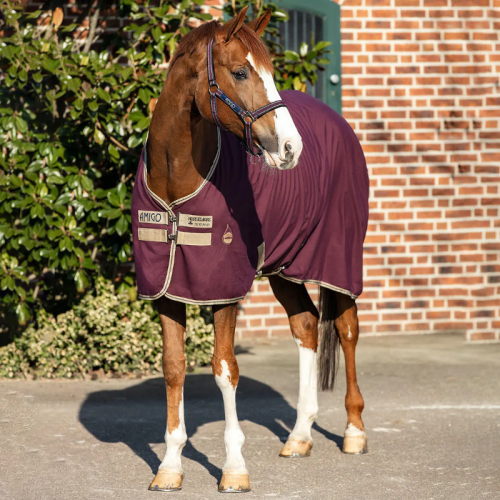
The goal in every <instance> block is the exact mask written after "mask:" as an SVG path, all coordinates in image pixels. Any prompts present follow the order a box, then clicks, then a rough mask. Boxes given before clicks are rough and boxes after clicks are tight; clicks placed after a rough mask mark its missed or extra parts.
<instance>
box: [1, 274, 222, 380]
mask: <svg viewBox="0 0 500 500" xmlns="http://www.w3.org/2000/svg"><path fill="white" fill-rule="evenodd" d="M213 333H214V328H213V324H212V318H211V311H210V308H209V307H203V308H201V309H200V307H199V306H187V325H186V348H185V352H186V358H187V364H188V367H193V366H194V365H195V364H201V365H204V364H208V363H209V362H210V359H211V356H212V351H213V343H214V339H213ZM161 363H162V339H161V327H160V324H159V320H158V314H157V312H156V311H155V309H154V308H153V305H152V304H151V302H147V301H137V300H132V299H130V297H129V296H128V294H126V293H121V294H116V293H115V291H114V287H113V285H112V283H111V282H109V281H106V280H105V279H103V278H98V279H97V281H96V287H95V292H88V293H87V294H86V295H85V296H84V297H83V299H82V300H81V301H80V303H79V304H78V305H76V306H75V307H74V308H73V309H71V310H70V311H67V312H65V313H63V314H60V315H59V316H57V318H54V317H52V316H50V315H49V314H47V313H46V312H45V311H44V310H40V311H39V312H38V317H37V321H36V324H34V325H30V326H29V327H28V328H27V329H26V331H25V332H24V334H23V335H22V336H21V337H19V338H17V339H15V341H14V342H13V343H11V344H9V345H8V346H5V347H2V348H0V377H5V378H13V377H22V376H24V377H26V378H28V377H36V378H38V377H46V378H56V377H64V378H74V377H85V376H86V375H88V374H91V373H92V372H99V371H100V372H101V373H102V372H103V373H113V374H122V375H128V374H150V373H156V372H159V371H161Z"/></svg>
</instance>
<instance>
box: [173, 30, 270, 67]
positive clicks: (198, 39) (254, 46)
mask: <svg viewBox="0 0 500 500" xmlns="http://www.w3.org/2000/svg"><path fill="white" fill-rule="evenodd" d="M220 27H221V23H220V22H219V21H211V22H209V23H204V24H202V25H200V26H198V27H197V28H195V29H194V30H191V31H190V32H189V33H188V34H187V35H185V36H183V37H182V38H181V40H180V42H179V45H178V46H177V50H176V51H175V54H174V55H173V56H172V59H171V60H170V65H169V71H170V70H171V69H172V67H173V65H174V64H175V63H176V62H177V60H178V59H180V58H181V57H182V56H183V55H185V54H189V55H193V53H194V51H195V50H196V48H197V47H198V45H204V46H206V45H208V42H209V41H210V39H211V38H213V37H214V36H215V32H216V31H217V30H218V29H219V28H220ZM236 38H238V40H240V42H241V43H242V44H243V45H244V46H245V47H246V48H247V49H248V51H249V52H250V53H251V54H252V56H253V60H254V61H255V64H256V65H257V67H259V66H260V67H263V68H265V69H267V70H269V71H271V72H272V71H273V65H272V63H271V60H270V57H269V51H268V50H267V47H266V45H265V43H264V42H263V41H262V40H261V39H260V38H259V37H258V36H257V35H256V33H255V32H254V31H253V30H252V29H250V28H248V27H247V26H246V25H243V26H242V27H241V29H240V30H239V31H238V32H237V33H236Z"/></svg>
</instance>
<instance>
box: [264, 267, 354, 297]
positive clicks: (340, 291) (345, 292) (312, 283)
mask: <svg viewBox="0 0 500 500" xmlns="http://www.w3.org/2000/svg"><path fill="white" fill-rule="evenodd" d="M268 276H269V275H268ZM278 276H280V277H281V278H284V279H286V280H288V281H291V282H292V283H297V284H299V285H303V284H304V283H310V284H311V285H319V286H322V287H323V288H328V289H329V290H333V291H334V292H339V293H343V294H344V295H348V296H349V297H351V299H354V300H356V299H357V298H358V295H354V294H353V293H351V292H350V291H349V290H344V289H343V288H340V287H338V286H334V285H330V284H329V283H325V282H324V281H318V280H299V279H297V278H290V276H285V275H284V274H283V273H282V272H281V271H280V272H279V273H278Z"/></svg>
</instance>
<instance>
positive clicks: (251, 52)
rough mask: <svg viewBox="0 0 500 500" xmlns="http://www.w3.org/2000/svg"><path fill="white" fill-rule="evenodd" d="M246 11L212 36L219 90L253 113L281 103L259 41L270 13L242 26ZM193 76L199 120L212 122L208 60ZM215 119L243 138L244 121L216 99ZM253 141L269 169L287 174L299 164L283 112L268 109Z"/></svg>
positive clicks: (298, 144) (298, 148) (295, 137)
mask: <svg viewBox="0 0 500 500" xmlns="http://www.w3.org/2000/svg"><path fill="white" fill-rule="evenodd" d="M246 10H247V9H246V8H245V9H243V10H242V11H241V12H240V13H239V14H238V15H237V16H236V17H234V18H233V19H231V20H230V21H228V22H227V23H226V24H224V25H223V26H221V27H219V28H218V29H217V30H216V31H215V34H214V46H213V63H214V68H215V77H216V79H217V84H218V86H219V88H220V89H221V90H222V91H223V92H224V93H225V94H226V95H227V96H228V97H230V99H232V100H233V101H234V102H235V103H236V104H238V105H239V106H241V108H243V109H244V110H250V111H254V110H256V109H258V108H261V107H262V106H265V105H266V104H269V103H272V102H274V101H279V100H280V99H281V98H280V95H279V94H278V91H277V89H276V85H275V84H274V78H273V73H274V70H273V64H272V62H271V58H270V57H269V53H268V51H267V48H266V46H265V44H264V43H263V42H262V40H261V39H260V35H261V34H262V32H263V31H264V29H265V27H266V26H267V24H268V23H269V19H270V17H271V13H270V11H268V12H266V13H265V14H264V15H263V16H261V17H260V18H258V19H255V20H254V21H252V22H251V23H249V24H246V25H245V24H244V20H245V14H246ZM197 74H198V81H197V84H196V94H195V95H196V104H197V107H198V110H199V111H200V113H201V115H202V116H203V118H205V119H207V120H210V121H213V117H212V111H211V107H210V97H209V93H208V70H207V59H206V58H203V60H202V61H200V62H199V63H198V65H197ZM217 116H218V119H219V121H220V123H221V124H222V125H223V126H224V128H226V129H227V130H229V131H230V132H232V133H233V134H235V135H236V136H237V137H239V138H240V139H244V137H245V127H244V124H243V122H242V120H241V119H240V117H239V116H238V115H237V114H236V113H234V112H233V111H232V109H231V108H230V107H229V106H227V105H226V104H224V103H223V102H222V101H220V100H219V101H218V103H217ZM252 136H253V137H252V138H253V142H254V144H256V145H257V147H258V148H260V149H262V150H263V151H264V157H265V160H266V163H267V164H268V165H269V166H271V167H277V168H279V169H289V168H293V167H295V166H296V165H297V162H298V160H299V156H300V154H301V152H302V139H301V137H300V135H299V133H298V131H297V128H296V127H295V124H294V123H293V120H292V117H291V116H290V113H289V111H288V109H287V108H286V107H280V108H277V109H275V110H272V111H270V112H268V113H267V114H264V115H263V116H261V117H260V118H259V119H257V120H256V121H255V122H253V124H252Z"/></svg>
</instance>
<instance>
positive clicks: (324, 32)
mask: <svg viewBox="0 0 500 500" xmlns="http://www.w3.org/2000/svg"><path fill="white" fill-rule="evenodd" d="M278 5H279V6H280V7H283V8H284V9H285V10H286V11H288V14H289V15H290V20H289V21H288V22H287V23H282V24H281V26H280V35H281V40H280V43H281V44H282V45H283V46H284V47H285V49H287V50H294V51H295V52H298V51H299V48H300V45H301V44H302V42H305V43H307V44H309V45H310V43H311V35H314V40H315V41H316V42H319V41H321V40H325V41H329V42H332V45H330V47H328V48H329V49H330V50H331V51H332V53H331V54H326V56H325V57H327V58H328V59H329V60H330V64H329V65H328V66H327V67H326V69H325V71H321V72H320V73H319V74H318V81H317V82H316V84H315V85H314V86H311V85H308V86H307V93H308V94H310V95H312V96H314V97H316V98H317V99H320V100H321V101H323V102H325V103H326V104H328V105H329V106H330V107H332V108H333V109H334V110H335V111H337V112H338V113H341V111H342V92H341V89H342V85H341V60H340V7H339V5H338V4H336V3H335V2H333V1H332V0H280V1H278Z"/></svg>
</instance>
